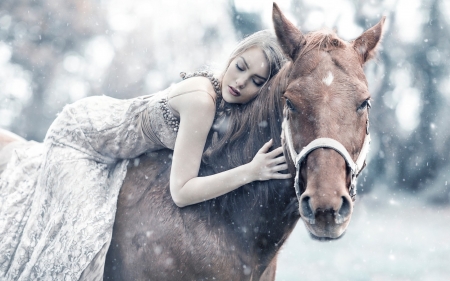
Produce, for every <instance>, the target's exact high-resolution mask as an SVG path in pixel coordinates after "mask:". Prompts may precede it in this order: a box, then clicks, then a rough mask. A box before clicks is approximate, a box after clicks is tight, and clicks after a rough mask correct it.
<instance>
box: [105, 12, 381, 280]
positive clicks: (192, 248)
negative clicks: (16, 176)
mask: <svg viewBox="0 0 450 281" xmlns="http://www.w3.org/2000/svg"><path fill="white" fill-rule="evenodd" d="M273 21H274V26H275V31H276V34H277V37H278V39H279V42H280V44H281V46H282V48H283V50H284V52H285V53H286V55H287V57H288V58H289V59H290V62H289V63H287V64H286V65H285V66H284V68H283V69H282V70H281V71H280V73H279V74H278V75H277V76H276V77H274V78H273V79H272V80H271V82H270V84H269V85H268V87H267V89H266V90H270V91H272V92H273V96H274V97H275V98H274V100H273V101H269V102H275V103H276V104H279V111H278V112H273V113H271V115H270V116H267V115H261V116H260V118H261V121H262V122H268V124H269V126H262V127H263V129H261V136H260V137H257V136H255V137H254V138H252V136H250V137H249V138H248V139H247V140H245V141H243V142H241V146H238V147H236V148H233V149H234V150H233V149H230V150H229V151H231V153H239V151H241V150H242V149H250V148H249V146H251V147H253V148H252V149H253V150H255V149H257V148H258V147H260V146H261V145H262V142H263V141H264V140H266V138H265V137H274V140H277V141H276V142H277V144H276V145H279V144H280V138H279V136H280V134H282V140H283V142H282V144H283V146H284V148H285V155H287V158H288V162H289V166H290V168H289V169H290V172H291V173H292V174H293V175H294V174H295V175H296V177H295V183H294V182H293V181H290V180H288V181H271V182H270V183H264V182H256V183H253V184H250V185H247V186H244V187H241V188H240V189H238V190H236V191H234V192H231V193H229V194H227V195H224V196H221V197H219V198H216V199H214V200H210V201H208V202H204V203H201V204H196V205H193V206H189V207H185V208H182V209H180V208H178V207H176V206H175V204H174V203H173V202H172V199H171V197H170V193H169V173H170V156H171V152H170V151H160V152H158V153H153V154H152V155H146V156H144V157H141V158H140V159H139V161H137V160H136V161H134V162H133V161H132V164H131V165H130V167H129V172H128V174H127V177H126V179H125V182H124V184H123V187H122V189H121V193H120V195H119V199H118V206H117V213H116V220H115V225H114V231H113V238H112V242H111V245H110V248H109V251H108V256H107V262H106V265H105V277H104V279H105V280H273V279H274V276H275V269H276V257H277V252H278V250H279V249H280V247H281V246H282V245H283V243H284V242H285V241H286V239H287V237H288V236H289V234H290V233H291V231H292V230H293V228H294V226H295V225H296V223H297V221H298V219H299V218H300V217H302V219H303V221H304V223H305V225H306V226H307V228H308V229H309V231H310V232H311V234H312V236H313V237H318V238H326V239H335V238H338V237H340V236H341V235H342V234H343V233H344V231H345V229H346V228H347V226H348V224H349V222H350V218H351V215H352V211H353V202H352V201H353V200H352V199H354V196H355V194H356V193H355V192H356V176H357V174H358V173H359V172H360V171H361V169H362V168H363V165H364V160H365V155H366V152H367V146H368V142H369V135H368V114H369V112H368V110H369V107H370V102H369V100H370V94H369V91H368V87H367V81H366V79H365V75H364V72H363V65H364V63H365V62H366V61H367V60H368V59H370V58H371V57H372V56H373V55H374V52H375V49H376V46H377V45H378V43H379V41H380V38H381V35H382V27H383V23H384V18H383V19H382V20H381V21H380V23H378V24H377V25H375V26H374V27H372V28H371V29H369V30H367V31H366V32H364V33H363V34H362V35H361V36H360V37H359V38H357V39H356V40H354V41H352V42H345V41H343V40H341V39H340V38H338V37H337V36H336V35H335V34H334V33H333V32H313V33H310V34H307V35H303V34H302V33H301V32H300V31H299V30H298V29H297V28H296V27H294V26H293V25H292V24H291V23H290V22H289V21H288V20H287V19H286V18H285V17H284V16H283V14H282V13H281V11H280V10H279V9H278V7H277V6H276V5H275V4H274V10H273ZM283 100H284V103H283V102H282V101H283ZM283 105H284V112H283ZM282 121H283V130H282V131H281V126H282ZM265 124H267V123H265ZM262 136H264V137H262ZM255 143H256V145H255ZM303 148H305V149H303ZM254 152H255V153H256V150H255V151H254ZM232 158H233V155H231V156H230V155H226V154H224V155H223V156H222V157H221V158H220V157H219V159H215V161H214V162H215V163H220V165H217V166H208V165H204V166H203V167H202V169H201V171H200V174H202V175H206V174H210V173H213V172H219V171H222V170H224V169H227V168H231V167H232V165H231V164H230V163H231V160H230V159H232ZM355 162H356V163H355ZM293 186H295V187H296V188H295V189H296V190H297V195H296V192H295V189H294V188H293Z"/></svg>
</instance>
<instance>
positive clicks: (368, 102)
mask: <svg viewBox="0 0 450 281" xmlns="http://www.w3.org/2000/svg"><path fill="white" fill-rule="evenodd" d="M371 107H372V104H371V103H370V99H368V100H365V101H364V102H363V103H362V104H361V105H360V106H359V107H358V111H361V110H363V109H365V108H371Z"/></svg>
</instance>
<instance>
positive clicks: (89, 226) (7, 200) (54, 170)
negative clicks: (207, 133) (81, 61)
mask: <svg viewBox="0 0 450 281" xmlns="http://www.w3.org/2000/svg"><path fill="white" fill-rule="evenodd" d="M166 95H167V90H166V91H162V92H160V93H157V94H155V95H152V96H146V97H139V98H135V99H130V100H117V99H113V98H109V97H105V96H103V97H99V96H97V97H90V98H86V99H83V100H80V101H79V102H76V103H74V104H72V105H68V106H66V107H65V108H64V109H63V111H62V112H61V113H60V114H59V116H58V117H57V118H56V120H55V121H54V122H53V124H52V125H51V127H50V129H49V131H48V133H47V136H46V138H45V140H44V143H42V144H39V143H34V142H29V143H27V144H26V145H23V147H21V148H17V149H15V150H14V152H13V153H12V157H11V160H10V161H9V163H8V166H7V168H6V169H5V170H4V172H3V173H2V174H1V175H0V280H38V279H39V280H58V281H59V280H82V279H83V280H102V279H103V266H104V260H105V257H106V252H107V249H108V247H109V243H110V241H111V236H112V228H113V224H114V218H115V212H116V206H117V198H118V194H119V191H120V187H121V186H122V182H123V180H124V178H125V176H126V171H127V169H126V168H127V164H128V161H129V159H130V158H134V157H137V156H139V155H141V154H142V153H145V152H148V151H155V150H158V149H161V148H171V149H173V147H174V143H175V139H176V133H175V132H173V130H172V128H170V127H169V126H168V125H167V124H166V122H164V119H163V118H162V114H161V109H160V108H159V100H160V99H161V98H163V97H165V96H166ZM149 136H151V138H149Z"/></svg>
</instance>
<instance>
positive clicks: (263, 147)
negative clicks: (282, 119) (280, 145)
mask: <svg viewBox="0 0 450 281" xmlns="http://www.w3.org/2000/svg"><path fill="white" fill-rule="evenodd" d="M272 143H273V140H272V139H270V141H268V142H266V143H265V144H264V145H263V146H262V147H261V148H260V149H259V150H258V153H267V151H269V148H270V147H271V146H272Z"/></svg>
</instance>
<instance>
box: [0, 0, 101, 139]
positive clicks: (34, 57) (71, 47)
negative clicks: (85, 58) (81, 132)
mask: <svg viewBox="0 0 450 281" xmlns="http://www.w3.org/2000/svg"><path fill="white" fill-rule="evenodd" d="M0 18H1V19H4V20H5V19H9V24H8V26H7V27H6V26H4V28H2V29H1V30H0V41H3V42H7V43H8V44H9V46H11V49H12V56H11V62H12V63H14V64H17V65H20V66H21V67H22V68H23V69H24V70H25V71H26V72H27V73H29V74H30V81H28V82H29V83H30V84H31V85H30V86H31V87H32V92H33V95H32V96H31V100H30V101H29V102H27V103H25V102H24V101H21V100H19V99H17V98H15V97H13V96H5V95H3V96H0V97H1V98H3V99H5V100H3V101H2V103H3V106H11V104H13V103H19V104H20V103H22V104H23V108H22V106H20V105H19V106H17V108H19V109H21V114H20V115H19V117H18V118H16V119H14V121H13V123H12V124H11V126H10V127H12V128H14V130H15V131H16V132H17V133H19V134H20V135H22V136H24V137H26V138H28V139H34V140H38V141H41V140H42V139H43V131H42V129H41V128H43V127H44V128H48V126H49V125H50V123H51V122H52V121H53V119H54V116H55V113H56V112H57V110H58V109H55V108H54V107H53V106H48V104H46V101H45V95H46V93H47V92H48V91H49V90H50V88H51V85H52V83H54V78H55V73H56V72H58V71H59V67H61V65H60V62H61V61H62V59H63V57H64V54H65V53H67V52H69V51H72V52H79V51H80V48H81V47H82V45H83V43H84V42H86V40H88V39H89V38H91V37H92V36H94V35H95V34H97V33H99V32H101V31H102V30H104V29H105V28H104V21H103V18H102V13H101V3H100V2H97V3H95V2H90V1H77V0H64V1H62V0H54V1H45V0H3V1H0ZM28 120H33V122H27V121H28Z"/></svg>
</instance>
